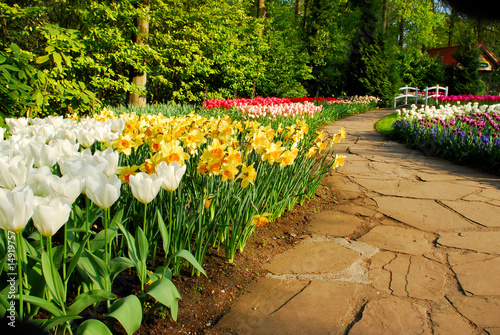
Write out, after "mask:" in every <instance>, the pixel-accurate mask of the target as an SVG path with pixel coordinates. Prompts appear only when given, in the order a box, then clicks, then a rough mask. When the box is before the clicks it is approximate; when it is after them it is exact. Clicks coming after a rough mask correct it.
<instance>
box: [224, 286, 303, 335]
mask: <svg viewBox="0 0 500 335" xmlns="http://www.w3.org/2000/svg"><path fill="white" fill-rule="evenodd" d="M307 285H308V282H303V281H296V280H286V281H285V280H277V279H269V278H263V279H261V280H259V282H258V283H256V284H254V285H252V286H251V287H250V288H249V290H248V291H249V293H246V294H244V295H242V296H241V297H240V298H239V299H238V301H237V302H236V303H234V304H233V305H232V306H231V311H230V312H229V313H227V314H225V315H224V317H223V318H222V319H221V320H220V321H219V322H218V323H217V325H216V327H215V329H216V330H217V329H219V330H220V329H223V328H232V329H234V330H237V331H242V332H244V333H245V334H247V331H249V330H251V329H253V328H257V327H260V326H262V325H263V324H264V323H265V320H266V318H267V317H268V315H270V314H271V313H273V312H274V311H276V310H278V309H279V308H280V307H281V306H283V305H284V304H286V302H287V301H289V300H290V299H292V298H293V297H294V296H295V295H297V294H299V293H300V292H301V291H302V290H303V289H304V288H305V287H306V286H307Z"/></svg>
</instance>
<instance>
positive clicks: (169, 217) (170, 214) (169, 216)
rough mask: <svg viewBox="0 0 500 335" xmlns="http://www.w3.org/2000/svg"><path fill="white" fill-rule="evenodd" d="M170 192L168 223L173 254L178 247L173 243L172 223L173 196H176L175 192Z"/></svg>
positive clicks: (169, 243)
mask: <svg viewBox="0 0 500 335" xmlns="http://www.w3.org/2000/svg"><path fill="white" fill-rule="evenodd" d="M169 193H170V206H169V208H168V225H169V232H168V238H169V240H170V241H169V242H168V245H169V247H170V250H171V254H172V255H173V254H174V253H175V251H176V250H174V249H176V248H175V246H173V245H172V225H173V224H174V223H173V221H172V207H173V206H172V204H173V198H174V192H169ZM167 256H168V255H165V258H166V257H167Z"/></svg>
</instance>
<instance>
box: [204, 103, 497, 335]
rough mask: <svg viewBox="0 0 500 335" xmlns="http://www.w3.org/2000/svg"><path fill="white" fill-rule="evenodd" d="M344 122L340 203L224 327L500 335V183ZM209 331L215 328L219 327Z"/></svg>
mask: <svg viewBox="0 0 500 335" xmlns="http://www.w3.org/2000/svg"><path fill="white" fill-rule="evenodd" d="M393 111H394V110H392V109H380V110H374V111H370V112H367V113H364V114H360V115H355V116H351V117H348V118H345V119H342V120H339V121H336V122H334V123H333V124H331V125H328V126H326V127H324V129H325V130H326V131H329V132H330V133H332V134H333V133H336V132H338V130H339V128H340V127H345V128H346V130H347V133H348V136H347V138H346V139H345V140H344V141H343V142H341V143H339V144H337V146H336V153H344V154H345V155H346V162H345V165H344V166H343V167H341V168H339V169H337V170H336V172H334V173H333V174H332V175H330V176H327V177H325V180H324V181H325V182H327V183H328V184H330V185H331V186H332V187H333V189H334V194H335V196H336V197H337V200H338V204H337V205H335V207H334V208H331V210H329V211H325V212H320V213H317V214H315V216H314V217H313V218H312V223H311V226H310V233H311V235H310V236H309V237H308V238H306V239H303V240H302V242H301V243H300V244H299V245H298V246H296V247H295V248H293V249H291V250H289V251H286V252H285V253H282V254H279V255H277V256H276V257H275V258H274V259H272V260H271V262H270V263H269V264H265V265H264V268H265V269H266V271H267V272H268V273H267V275H266V277H265V278H263V279H262V280H260V281H259V282H257V283H256V284H255V285H254V286H253V287H251V288H250V290H249V293H247V294H245V295H243V296H242V297H240V299H239V300H238V301H237V302H235V304H234V305H233V306H232V309H231V311H230V312H229V313H228V314H226V315H225V316H224V317H223V318H222V319H221V320H220V321H219V322H218V324H217V325H216V326H215V328H214V329H213V330H212V332H213V333H215V334H259V335H263V334H273V335H276V334H286V335H291V334H301V335H303V334H315V335H318V334H350V335H351V334H352V335H354V334H364V335H366V334H500V284H499V278H500V179H499V178H498V177H497V176H493V175H489V174H486V173H481V172H478V171H476V170H473V169H471V168H467V167H463V166H458V165H455V164H453V163H450V162H448V161H445V160H442V159H438V158H433V157H428V156H425V155H423V154H422V153H421V152H420V151H417V150H410V149H408V148H406V147H405V146H404V145H402V144H399V143H396V142H391V141H388V140H387V139H386V138H384V137H383V136H382V135H380V134H378V133H377V132H376V131H375V129H374V124H375V122H376V121H377V120H379V119H381V118H382V117H384V116H386V115H388V114H390V113H392V112H393ZM212 332H211V333H212Z"/></svg>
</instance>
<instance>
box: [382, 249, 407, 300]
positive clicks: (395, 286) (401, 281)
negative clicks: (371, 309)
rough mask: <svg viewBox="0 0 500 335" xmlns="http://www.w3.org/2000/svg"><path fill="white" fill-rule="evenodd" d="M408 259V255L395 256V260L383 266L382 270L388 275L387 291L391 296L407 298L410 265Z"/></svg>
mask: <svg viewBox="0 0 500 335" xmlns="http://www.w3.org/2000/svg"><path fill="white" fill-rule="evenodd" d="M410 258H411V257H410V255H405V254H396V258H394V259H393V260H392V261H391V262H390V263H389V264H387V265H386V266H384V270H386V271H389V273H390V277H391V281H390V282H389V290H390V291H391V294H392V295H395V296H398V297H408V296H409V293H408V280H407V276H408V271H409V269H410V265H411V262H410Z"/></svg>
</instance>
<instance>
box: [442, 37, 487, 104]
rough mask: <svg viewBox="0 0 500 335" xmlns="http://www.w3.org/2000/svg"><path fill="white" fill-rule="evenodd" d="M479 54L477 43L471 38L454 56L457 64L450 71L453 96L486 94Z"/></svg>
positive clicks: (449, 76) (449, 83)
mask: <svg viewBox="0 0 500 335" xmlns="http://www.w3.org/2000/svg"><path fill="white" fill-rule="evenodd" d="M479 53H480V51H479V49H478V47H477V43H476V42H475V41H474V40H472V39H470V38H469V39H467V40H465V41H464V42H463V44H461V45H460V46H459V47H458V48H457V51H455V52H454V53H453V54H452V56H453V58H455V59H456V60H457V64H455V65H454V66H452V67H449V69H448V85H449V87H450V93H451V94H480V93H484V89H485V88H486V85H485V84H484V82H483V81H482V80H481V77H480V75H479Z"/></svg>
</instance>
